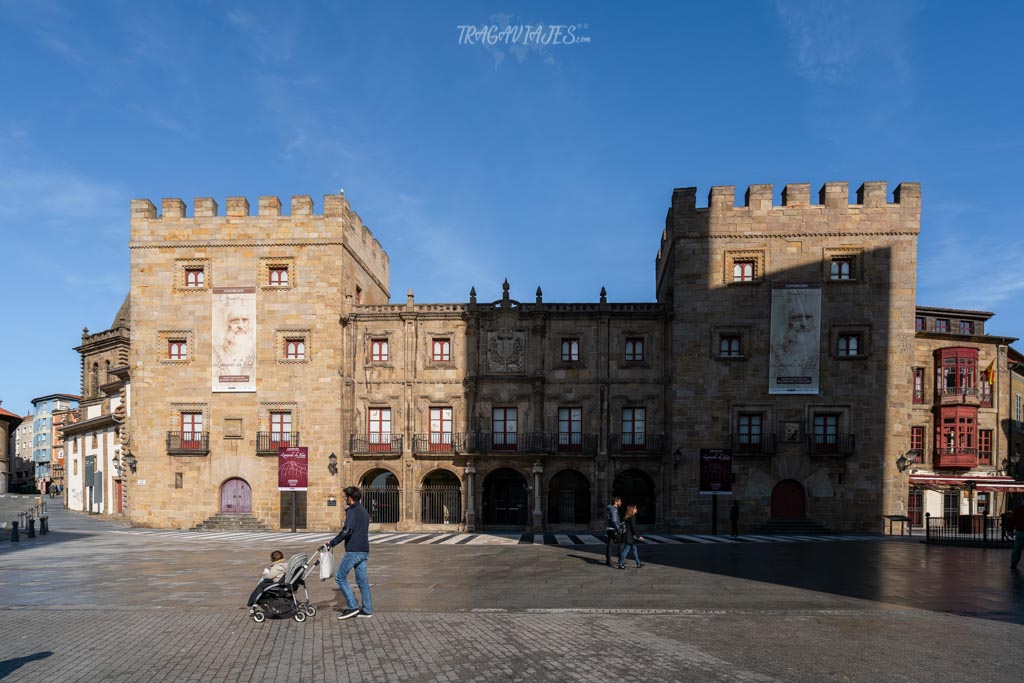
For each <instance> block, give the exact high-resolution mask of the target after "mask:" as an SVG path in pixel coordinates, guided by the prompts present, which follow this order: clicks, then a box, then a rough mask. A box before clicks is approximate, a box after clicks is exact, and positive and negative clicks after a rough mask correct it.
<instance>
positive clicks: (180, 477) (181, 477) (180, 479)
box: [174, 472, 185, 489]
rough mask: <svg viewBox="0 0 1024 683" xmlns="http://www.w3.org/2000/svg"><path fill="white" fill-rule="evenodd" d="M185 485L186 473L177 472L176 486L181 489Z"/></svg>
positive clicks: (175, 477)
mask: <svg viewBox="0 0 1024 683" xmlns="http://www.w3.org/2000/svg"><path fill="white" fill-rule="evenodd" d="M184 485H185V473H184V472H175V473H174V488H176V489H180V488H182V487H183V486H184Z"/></svg>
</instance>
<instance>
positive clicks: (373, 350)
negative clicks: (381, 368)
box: [370, 339, 388, 363]
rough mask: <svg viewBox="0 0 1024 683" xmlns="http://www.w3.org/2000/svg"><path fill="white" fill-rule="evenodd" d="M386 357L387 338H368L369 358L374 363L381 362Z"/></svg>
mask: <svg viewBox="0 0 1024 683" xmlns="http://www.w3.org/2000/svg"><path fill="white" fill-rule="evenodd" d="M387 359H388V340H387V339H372V340H370V360H371V361H372V362H374V363H381V362H384V361H386V360H387Z"/></svg>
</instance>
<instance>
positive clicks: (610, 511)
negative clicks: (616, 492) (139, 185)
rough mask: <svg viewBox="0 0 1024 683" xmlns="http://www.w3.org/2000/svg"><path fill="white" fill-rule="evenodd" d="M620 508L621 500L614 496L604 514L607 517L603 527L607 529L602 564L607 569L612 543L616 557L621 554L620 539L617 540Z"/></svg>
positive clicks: (610, 563) (610, 562) (609, 562)
mask: <svg viewBox="0 0 1024 683" xmlns="http://www.w3.org/2000/svg"><path fill="white" fill-rule="evenodd" d="M620 507H622V499H621V498H619V497H618V496H615V497H614V498H612V502H611V503H609V504H608V506H607V507H606V508H605V514H606V515H607V520H606V524H605V526H607V527H608V530H607V531H608V538H607V539H605V544H604V563H605V564H606V565H608V566H609V567H610V566H612V543H614V544H615V556H616V557H618V556H619V553H620V552H622V539H621V538H619V522H620V520H619V508H620Z"/></svg>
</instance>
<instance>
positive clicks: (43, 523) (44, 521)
mask: <svg viewBox="0 0 1024 683" xmlns="http://www.w3.org/2000/svg"><path fill="white" fill-rule="evenodd" d="M48 522H49V520H48V518H47V516H46V515H43V516H42V517H40V518H39V535H40V536H42V535H44V534H48V533H50V525H49V523H48Z"/></svg>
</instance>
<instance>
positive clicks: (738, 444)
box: [732, 434, 776, 458]
mask: <svg viewBox="0 0 1024 683" xmlns="http://www.w3.org/2000/svg"><path fill="white" fill-rule="evenodd" d="M775 450H776V438H775V435H774V434H733V435H732V454H733V456H735V457H738V458H742V457H755V458H756V457H764V456H772V455H775Z"/></svg>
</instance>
